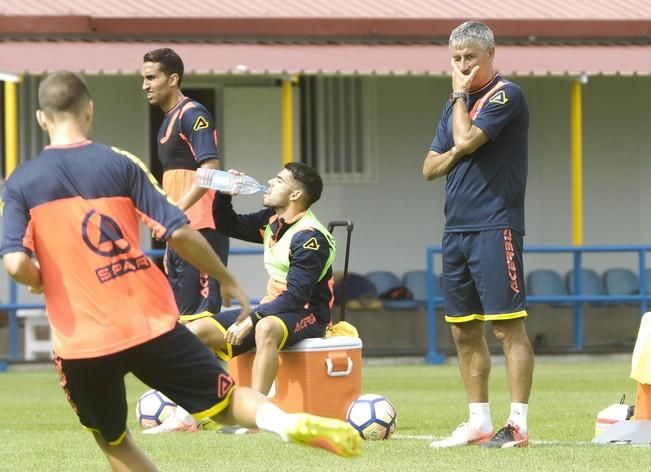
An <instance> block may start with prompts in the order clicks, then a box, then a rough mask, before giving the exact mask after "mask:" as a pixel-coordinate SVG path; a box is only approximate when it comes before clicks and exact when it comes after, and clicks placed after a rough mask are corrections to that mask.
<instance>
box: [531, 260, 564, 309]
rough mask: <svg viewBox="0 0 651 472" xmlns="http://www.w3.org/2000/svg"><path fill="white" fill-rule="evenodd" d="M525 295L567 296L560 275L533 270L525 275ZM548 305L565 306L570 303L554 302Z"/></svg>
mask: <svg viewBox="0 0 651 472" xmlns="http://www.w3.org/2000/svg"><path fill="white" fill-rule="evenodd" d="M527 294H528V295H544V296H557V295H558V296H563V295H567V290H566V289H565V284H563V278H562V277H561V275H560V274H559V273H558V272H556V271H554V270H551V269H535V270H532V271H531V272H529V274H528V275H527ZM550 305H557V306H567V305H571V302H554V303H550Z"/></svg>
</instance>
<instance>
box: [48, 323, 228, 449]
mask: <svg viewBox="0 0 651 472" xmlns="http://www.w3.org/2000/svg"><path fill="white" fill-rule="evenodd" d="M55 363H56V365H57V368H58V369H59V376H60V378H61V386H62V387H63V389H64V392H65V394H66V397H67V398H68V401H69V402H70V404H71V405H72V408H73V410H74V411H75V413H77V415H78V416H79V421H80V422H81V424H82V425H84V426H85V427H86V428H87V429H89V430H92V431H96V432H99V433H100V434H101V435H102V437H103V438H104V439H105V440H106V441H107V442H108V443H109V444H112V445H117V444H119V443H120V442H121V441H122V440H123V439H124V437H125V435H126V423H127V400H126V389H125V384H124V376H125V375H126V374H127V373H129V372H131V373H133V374H134V375H135V376H136V377H137V378H139V379H140V380H141V381H142V382H143V383H145V384H147V385H149V386H150V387H151V388H153V389H156V390H159V391H160V392H163V393H164V394H165V395H167V396H168V397H169V398H170V399H172V400H173V401H174V402H176V403H177V404H179V405H181V406H182V407H183V408H185V409H186V410H187V411H188V412H189V413H192V415H193V416H194V417H195V418H196V419H197V420H200V419H203V418H208V417H211V416H214V415H216V414H217V413H219V412H221V411H222V410H224V409H225V408H226V407H227V406H228V404H229V401H230V397H231V394H232V392H233V391H234V389H233V387H234V381H233V379H232V378H231V377H230V376H229V375H228V373H226V372H225V371H224V369H223V368H222V367H221V365H220V363H219V361H218V360H217V359H216V358H215V356H214V355H213V353H212V352H210V349H208V348H207V347H206V346H204V344H203V343H202V342H201V341H200V340H199V338H197V337H196V336H195V335H194V334H193V333H192V332H190V331H189V330H188V329H187V328H186V327H185V326H182V325H180V324H177V325H176V326H175V327H174V329H173V330H172V331H169V332H167V333H165V334H163V335H162V336H159V337H157V338H155V339H152V340H151V341H148V342H146V343H144V344H140V345H138V346H135V347H133V348H130V349H127V350H124V351H121V352H118V353H115V354H110V355H108V356H102V357H96V358H92V359H61V358H60V357H57V358H55ZM143 393H144V392H143Z"/></svg>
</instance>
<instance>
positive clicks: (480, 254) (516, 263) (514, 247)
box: [443, 229, 527, 323]
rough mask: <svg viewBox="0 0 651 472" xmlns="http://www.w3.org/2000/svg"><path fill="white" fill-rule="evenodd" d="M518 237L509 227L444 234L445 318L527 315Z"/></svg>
mask: <svg viewBox="0 0 651 472" xmlns="http://www.w3.org/2000/svg"><path fill="white" fill-rule="evenodd" d="M522 243H523V237H522V235H521V234H520V233H517V232H515V231H511V230H510V229H500V230H486V231H475V232H468V233H445V234H444V235H443V292H444V293H443V295H444V297H445V319H446V320H447V321H449V322H451V323H462V322H464V321H470V320H476V319H478V320H484V321H493V320H507V319H513V318H523V317H525V316H527V312H526V305H525V298H526V297H525V287H524V277H523V273H524V271H523V267H522V247H523V246H522Z"/></svg>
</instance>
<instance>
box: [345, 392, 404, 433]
mask: <svg viewBox="0 0 651 472" xmlns="http://www.w3.org/2000/svg"><path fill="white" fill-rule="evenodd" d="M396 417H397V413H396V409H395V408H394V407H393V405H392V404H391V402H390V401H389V400H387V399H386V398H384V397H383V396H382V395H376V394H374V393H367V394H365V395H362V396H360V397H357V399H356V400H355V401H354V402H353V403H351V404H350V406H349V407H348V413H347V414H346V421H348V423H349V424H351V425H352V426H353V428H355V429H356V430H357V432H358V433H359V435H360V436H361V437H362V439H366V440H369V441H375V440H378V439H389V437H391V435H392V434H393V432H394V431H395V429H396Z"/></svg>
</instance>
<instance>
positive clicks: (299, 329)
mask: <svg viewBox="0 0 651 472" xmlns="http://www.w3.org/2000/svg"><path fill="white" fill-rule="evenodd" d="M251 311H252V312H254V313H255V308H252V309H251ZM239 314H240V309H234V310H227V311H223V312H221V313H217V314H216V315H212V316H211V317H210V319H211V320H212V321H213V322H214V323H215V325H216V326H217V328H218V329H219V330H220V331H221V332H222V333H224V334H225V333H226V331H227V330H228V327H229V326H230V325H232V324H233V323H234V322H235V320H236V319H237V317H238V316H239ZM265 318H274V319H275V320H276V321H278V323H279V324H280V326H281V327H282V329H283V332H284V335H283V339H282V341H281V342H280V345H279V346H278V350H279V351H280V350H282V349H284V348H286V347H290V346H293V345H294V344H296V343H297V342H299V341H300V340H302V339H305V338H320V337H323V336H325V332H326V328H327V324H326V323H323V322H322V321H320V320H319V319H318V318H317V317H316V315H314V314H313V313H280V314H278V315H270V316H265ZM254 347H255V328H254V329H252V330H251V332H250V333H249V334H247V335H246V337H245V338H244V340H243V341H242V344H238V345H233V344H227V345H226V349H225V350H219V349H216V350H215V354H217V355H218V356H219V357H220V358H221V359H223V360H226V361H227V360H229V359H232V358H233V357H235V356H239V355H240V354H243V353H245V352H247V351H250V350H251V349H253V348H254Z"/></svg>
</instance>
